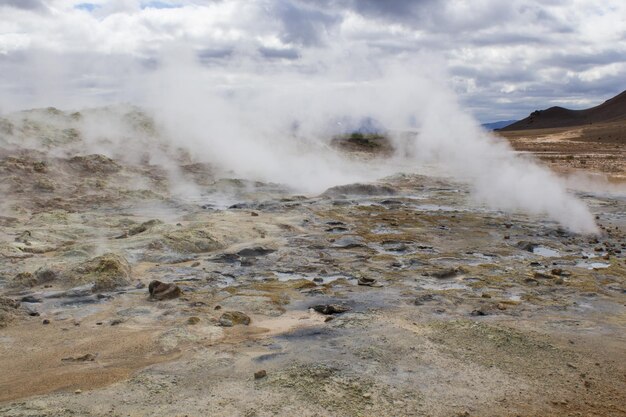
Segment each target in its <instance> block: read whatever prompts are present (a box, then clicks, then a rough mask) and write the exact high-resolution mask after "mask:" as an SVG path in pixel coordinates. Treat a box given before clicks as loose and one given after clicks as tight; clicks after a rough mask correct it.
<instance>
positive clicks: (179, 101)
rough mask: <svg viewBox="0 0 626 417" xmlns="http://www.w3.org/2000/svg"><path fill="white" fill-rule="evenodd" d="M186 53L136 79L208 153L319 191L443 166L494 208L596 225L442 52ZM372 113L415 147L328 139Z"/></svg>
mask: <svg viewBox="0 0 626 417" xmlns="http://www.w3.org/2000/svg"><path fill="white" fill-rule="evenodd" d="M176 50H177V52H175V53H171V54H167V55H166V56H165V57H164V61H163V66H162V68H161V69H160V70H159V71H155V72H153V73H152V74H151V75H150V76H149V77H147V79H146V80H144V81H142V82H135V83H134V88H135V90H134V91H135V94H136V95H137V97H136V99H140V100H143V102H144V104H145V105H147V106H150V107H151V108H152V109H153V110H154V112H155V114H156V117H157V120H158V121H159V122H160V123H163V126H164V127H165V130H166V134H167V136H169V137H171V138H172V139H173V140H174V141H175V143H176V145H177V146H181V147H183V148H186V149H188V150H189V151H190V152H191V153H192V155H193V156H194V158H195V159H197V160H199V161H206V162H210V163H212V164H214V165H216V166H217V167H219V168H221V169H222V170H224V171H225V172H232V173H234V174H235V175H237V176H241V177H245V178H250V179H255V180H263V181H272V182H278V183H283V184H287V185H290V186H292V187H294V188H296V189H299V190H302V191H303V192H309V193H314V192H319V191H322V190H324V189H325V188H327V187H329V186H332V185H337V184H342V183H350V182H355V181H367V180H374V179H376V178H380V177H381V176H383V175H386V174H391V173H393V172H395V171H397V169H398V168H397V167H398V166H403V167H406V166H407V165H413V166H414V167H416V168H417V167H418V166H419V165H421V164H424V163H437V164H440V165H441V166H442V167H443V168H445V169H446V170H447V171H448V172H449V173H450V174H452V175H454V176H455V177H456V178H458V179H459V180H462V181H465V182H468V183H469V184H470V185H471V186H472V188H473V190H474V195H475V197H476V198H477V199H478V200H480V201H482V202H484V203H486V204H487V205H489V206H491V207H493V208H498V209H503V210H507V211H520V210H521V211H524V212H526V213H529V214H536V215H545V216H546V217H547V218H549V219H551V220H554V221H557V222H559V223H560V224H562V225H563V226H564V227H566V228H568V229H570V230H572V231H575V232H582V233H594V232H597V227H596V225H595V222H594V220H593V216H592V215H591V213H590V211H589V210H588V208H587V207H586V206H585V205H584V204H583V203H582V202H581V201H580V200H578V199H577V198H575V197H574V196H572V195H570V194H569V193H568V192H567V190H566V187H565V185H564V184H563V183H562V182H561V180H560V179H559V178H557V176H556V175H554V174H553V173H551V172H550V171H549V170H548V169H546V168H543V167H541V166H539V165H538V164H536V163H535V162H534V161H533V160H531V159H529V158H528V157H526V158H523V157H520V156H518V155H516V154H515V153H514V151H513V150H512V149H511V148H510V146H509V145H508V144H507V143H506V142H505V141H504V140H502V139H496V138H495V137H493V136H492V135H490V134H489V133H487V132H485V131H484V130H482V129H481V128H480V127H479V126H478V125H477V123H476V121H475V120H473V119H472V118H471V117H470V116H468V115H467V114H465V113H463V111H461V109H460V108H459V106H458V104H457V102H456V98H455V96H454V94H453V93H452V92H451V91H450V89H449V87H448V86H447V84H446V77H445V70H444V69H443V68H442V66H441V65H437V64H434V63H433V62H434V61H435V60H434V58H433V57H432V56H429V55H420V56H417V57H400V58H397V59H394V60H389V59H388V60H386V61H385V62H379V61H377V60H376V59H375V55H373V54H370V53H369V51H368V50H367V49H363V50H361V51H354V50H353V51H351V52H350V53H349V54H346V53H345V51H344V50H342V49H341V48H339V47H338V48H335V49H331V50H329V49H325V50H323V51H321V50H317V51H315V50H313V51H308V52H307V54H306V55H305V56H302V57H301V58H300V59H299V60H298V61H297V62H295V63H288V64H285V63H284V62H280V63H276V62H268V61H267V60H264V59H257V57H255V56H254V55H253V54H252V55H251V54H246V53H240V54H239V55H236V56H234V57H233V58H232V59H231V60H230V61H229V63H228V65H227V66H225V67H220V68H215V67H213V68H209V69H207V68H205V67H203V66H201V65H200V64H199V63H198V62H197V60H196V59H195V57H194V55H193V54H191V53H184V52H183V53H181V52H180V48H177V49H176ZM135 81H136V80H135ZM364 118H370V119H374V120H376V121H377V122H379V123H380V124H382V125H383V126H385V127H386V128H387V129H388V130H389V131H390V132H392V136H393V134H394V132H395V133H396V135H397V137H395V139H396V140H397V142H398V145H399V146H398V147H399V148H403V150H405V151H407V149H406V146H407V145H406V143H402V144H401V143H400V141H401V138H402V137H404V138H405V137H406V135H403V134H402V132H407V131H412V132H417V134H416V135H414V136H413V139H412V141H411V143H409V145H408V147H409V149H408V152H400V153H399V154H398V155H396V156H395V159H393V160H392V161H386V162H373V161H368V162H358V161H354V160H350V159H346V158H343V157H341V156H340V155H338V154H337V153H336V152H333V151H332V150H331V149H330V147H329V146H328V145H329V140H330V138H331V137H332V135H333V133H336V132H337V131H338V125H337V121H338V120H357V121H358V120H362V119H364ZM400 145H401V146H400Z"/></svg>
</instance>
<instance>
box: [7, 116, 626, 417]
mask: <svg viewBox="0 0 626 417" xmlns="http://www.w3.org/2000/svg"><path fill="white" fill-rule="evenodd" d="M41 112H44V113H41ZM45 112H47V114H46V113H45ZM50 112H52V111H51V110H43V111H40V113H37V112H34V113H32V114H27V115H21V116H19V117H14V118H13V119H10V118H9V119H6V120H4V119H3V121H2V124H0V127H1V126H4V127H3V129H5V132H4V137H3V140H2V142H0V143H1V144H2V146H1V150H0V178H1V183H0V184H1V187H2V192H3V196H4V199H3V201H2V203H0V207H1V208H2V212H1V217H0V225H1V227H0V326H2V327H0V370H1V372H0V415H3V416H249V417H251V416H259V417H261V416H294V415H298V416H626V191H624V188H623V182H621V181H622V180H623V176H624V159H625V158H624V149H625V148H624V139H623V137H621V139H619V140H618V139H616V140H613V139H611V140H610V141H609V140H594V139H593V138H594V136H593V135H600V134H602V135H605V133H600V132H599V131H594V132H591V131H588V130H584V131H583V132H582V133H577V132H578V131H568V132H564V131H550V132H548V131H546V132H543V131H542V132H538V131H537V132H534V133H532V135H535V136H530V135H529V133H528V132H527V131H526V132H524V134H523V135H522V133H519V134H518V133H515V132H512V133H510V132H509V133H507V137H508V138H509V139H510V140H511V142H512V144H513V146H514V147H515V148H516V149H518V150H520V151H525V152H532V153H535V154H537V155H538V156H539V158H541V159H542V160H543V161H544V162H546V163H547V164H548V165H549V166H553V167H554V168H555V169H557V170H561V169H564V168H576V169H581V170H584V172H588V173H592V174H598V173H608V174H609V175H610V177H611V178H612V180H613V183H612V185H611V187H608V188H610V192H607V189H605V188H597V189H594V188H593V187H591V186H587V187H584V190H578V191H576V190H574V192H577V193H578V195H579V197H580V198H581V199H582V200H583V201H584V202H585V203H586V204H587V205H588V206H589V207H590V209H591V210H592V212H593V213H594V214H595V215H596V216H597V217H596V219H597V223H598V224H599V225H600V226H601V230H602V233H601V234H600V235H599V236H584V235H576V234H572V233H569V232H567V231H565V230H562V229H561V228H559V227H558V225H557V224H555V223H553V222H549V221H546V220H545V219H543V218H541V217H539V216H527V215H524V214H507V213H503V212H500V211H494V210H491V209H489V208H486V207H483V206H481V205H480V204H478V203H476V202H475V201H474V200H473V199H472V198H471V196H470V195H469V191H468V188H467V186H465V185H463V184H459V183H457V182H455V181H453V180H451V179H449V178H442V177H431V176H424V175H415V174H411V175H408V174H397V175H394V176H391V177H386V178H383V179H381V180H380V181H379V182H378V183H371V184H352V185H343V186H341V187H335V188H332V189H330V190H327V191H326V192H324V193H321V194H320V195H307V196H303V195H299V194H298V193H296V192H294V191H292V190H290V189H288V188H286V187H283V186H281V185H280V184H269V183H261V182H252V181H247V180H242V179H238V178H232V177H228V176H223V175H222V176H219V175H216V174H215V173H214V172H212V169H211V167H210V166H206V165H203V164H196V163H194V162H193V161H192V160H190V158H188V157H187V156H185V155H178V156H177V158H178V161H179V166H177V167H176V174H177V175H176V176H175V178H177V179H178V180H179V181H183V180H184V181H186V182H188V183H191V184H193V185H194V190H195V192H194V193H191V194H190V193H184V194H181V193H177V192H175V186H176V184H175V183H174V182H173V180H172V178H173V177H172V176H171V175H170V174H171V173H168V172H167V170H166V169H165V168H164V167H163V166H161V165H159V164H157V163H154V162H150V161H149V160H145V159H143V160H142V159H141V158H140V159H137V160H128V159H125V158H123V157H121V156H116V155H112V154H109V156H105V155H101V154H97V153H87V152H85V151H84V148H81V147H80V143H81V141H84V140H85V138H82V137H81V131H80V130H79V129H77V130H67V129H69V128H62V127H63V126H66V125H65V124H64V123H69V125H70V126H73V125H72V123H75V121H76V120H80V118H81V117H84V116H79V115H76V114H74V115H71V114H65V113H61V112H60V113H55V112H52V113H50ZM44 116H45V117H44ZM51 118H52V119H53V121H54V123H52V122H50V120H51ZM41 120H44V121H41ZM126 120H130V122H129V123H131V122H132V123H131V124H132V125H133V126H134V127H133V129H138V130H136V132H138V133H136V134H137V135H139V136H141V135H142V134H146V135H150V134H152V133H153V126H152V124H151V123H150V122H149V120H146V119H144V118H143V117H142V116H141V114H139V113H137V112H136V111H135V110H131V111H130V112H129V113H128V114H127V118H126ZM51 123H52V124H51ZM51 126H53V127H51ZM59 126H60V127H59ZM607 129H608V128H607ZM9 130H10V132H9ZM33 132H35V133H36V134H35V135H34V136H35V137H36V138H38V139H36V140H35V142H33V143H32V144H30V145H29V143H28V141H27V139H28V140H31V139H32V138H33ZM42 132H43V133H42ZM142 132H143V133H142ZM607 132H608V131H607ZM611 132H613V131H611ZM612 134H613V133H612ZM612 134H611V135H612ZM615 134H617V133H615ZM524 135H525V136H524ZM577 135H578V136H577ZM603 137H604V136H603ZM610 137H611V138H612V136H610ZM163 152H170V151H168V150H164V151H163ZM588 153H589V158H587V157H586V156H587V154H588ZM600 154H601V155H603V156H600ZM569 155H572V156H573V159H568V157H569ZM613 156H615V158H613ZM551 158H554V160H555V162H552V159H551ZM583 160H584V161H587V162H586V163H585V164H580V161H583ZM572 161H574V162H572ZM153 281H159V282H160V284H155V283H153ZM262 371H264V372H262Z"/></svg>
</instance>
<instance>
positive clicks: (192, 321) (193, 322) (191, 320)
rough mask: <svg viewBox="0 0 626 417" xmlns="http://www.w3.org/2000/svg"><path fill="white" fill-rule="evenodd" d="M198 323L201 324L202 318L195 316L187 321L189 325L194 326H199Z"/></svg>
mask: <svg viewBox="0 0 626 417" xmlns="http://www.w3.org/2000/svg"><path fill="white" fill-rule="evenodd" d="M198 323H200V317H196V316H193V317H189V318H188V319H187V324H191V325H194V324H198Z"/></svg>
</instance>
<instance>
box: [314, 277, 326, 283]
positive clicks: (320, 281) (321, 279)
mask: <svg viewBox="0 0 626 417" xmlns="http://www.w3.org/2000/svg"><path fill="white" fill-rule="evenodd" d="M313 282H316V283H318V284H321V283H323V282H324V278H322V277H315V278H313Z"/></svg>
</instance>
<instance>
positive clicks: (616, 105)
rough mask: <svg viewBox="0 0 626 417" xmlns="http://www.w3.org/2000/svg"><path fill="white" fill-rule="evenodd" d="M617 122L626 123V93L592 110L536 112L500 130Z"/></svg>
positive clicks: (554, 109) (556, 108)
mask: <svg viewBox="0 0 626 417" xmlns="http://www.w3.org/2000/svg"><path fill="white" fill-rule="evenodd" d="M617 121H626V91H624V92H622V93H621V94H619V95H617V96H615V97H613V98H612V99H609V100H607V101H605V102H604V103H602V104H600V105H599V106H596V107H592V108H590V109H585V110H570V109H566V108H563V107H550V108H549V109H546V110H536V111H534V112H532V113H531V114H530V116H528V117H527V118H525V119H522V120H520V121H519V122H516V123H513V124H511V125H508V126H506V127H504V128H502V129H500V130H503V131H509V130H526V129H549V128H554V127H571V126H583V125H588V124H592V123H603V122H617Z"/></svg>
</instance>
